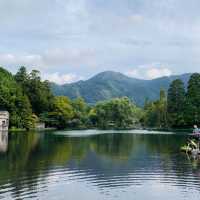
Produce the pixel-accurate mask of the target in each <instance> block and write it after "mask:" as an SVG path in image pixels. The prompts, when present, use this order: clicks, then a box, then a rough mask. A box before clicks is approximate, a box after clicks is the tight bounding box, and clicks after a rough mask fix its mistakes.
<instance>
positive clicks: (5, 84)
mask: <svg viewBox="0 0 200 200" xmlns="http://www.w3.org/2000/svg"><path fill="white" fill-rule="evenodd" d="M199 88H200V74H198V73H195V74H193V75H191V78H190V80H189V82H188V87H187V88H185V85H184V83H183V82H182V81H181V80H180V79H176V80H174V81H173V82H172V83H171V85H170V87H169V90H168V94H166V92H165V91H164V90H162V89H161V91H160V98H159V99H158V100H156V101H148V100H146V102H145V105H144V107H143V108H142V107H139V106H136V104H135V103H134V102H132V101H131V100H130V99H129V98H127V97H120V98H114V99H110V100H107V101H102V102H98V103H97V104H95V105H92V106H91V105H88V104H87V103H86V102H85V101H84V99H83V98H81V97H79V98H77V99H74V100H71V99H69V98H68V97H65V96H54V95H53V93H52V91H51V88H50V83H49V82H48V81H42V79H41V77H40V72H39V71H37V70H32V71H31V72H30V73H28V72H27V70H26V68H25V67H21V68H20V69H19V70H18V72H17V73H16V74H15V75H13V74H11V73H10V72H8V71H7V70H5V69H4V68H0V110H8V111H9V113H10V127H11V128H19V129H31V128H34V127H35V126H36V124H37V122H45V124H46V126H47V127H56V128H58V129H65V128H69V129H86V128H101V129H107V128H113V129H129V128H135V127H155V128H183V127H184V128H185V127H190V126H192V125H193V124H198V123H199V122H200V89H199Z"/></svg>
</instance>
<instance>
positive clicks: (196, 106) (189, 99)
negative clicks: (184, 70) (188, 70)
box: [185, 73, 200, 126]
mask: <svg viewBox="0 0 200 200" xmlns="http://www.w3.org/2000/svg"><path fill="white" fill-rule="evenodd" d="M185 120H186V123H187V125H188V126H191V125H193V124H199V123H200V74H198V73H194V74H193V75H192V76H191V77H190V80H189V82H188V90H187V94H186V104H185Z"/></svg>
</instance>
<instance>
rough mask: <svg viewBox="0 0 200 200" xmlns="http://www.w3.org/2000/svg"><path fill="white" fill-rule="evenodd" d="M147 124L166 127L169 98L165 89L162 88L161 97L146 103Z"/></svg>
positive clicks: (145, 115)
mask: <svg viewBox="0 0 200 200" xmlns="http://www.w3.org/2000/svg"><path fill="white" fill-rule="evenodd" d="M142 121H143V123H144V125H145V126H150V127H159V128H166V127H167V126H168V124H167V98H166V95H165V91H164V90H162V89H161V90H160V98H159V100H157V101H153V102H149V103H146V105H145V114H144V116H143V120H142Z"/></svg>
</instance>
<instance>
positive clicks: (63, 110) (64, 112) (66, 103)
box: [49, 96, 74, 129]
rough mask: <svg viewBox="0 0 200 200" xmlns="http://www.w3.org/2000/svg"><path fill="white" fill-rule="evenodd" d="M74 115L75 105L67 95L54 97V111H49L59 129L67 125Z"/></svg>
mask: <svg viewBox="0 0 200 200" xmlns="http://www.w3.org/2000/svg"><path fill="white" fill-rule="evenodd" d="M73 115H74V113H73V107H72V105H71V102H70V100H69V99H68V98H67V97H64V96H58V97H54V100H53V111H52V112H49V118H50V119H52V122H53V125H54V126H56V127H57V128H59V129H63V128H65V127H67V125H68V123H69V121H70V120H71V119H72V117H73Z"/></svg>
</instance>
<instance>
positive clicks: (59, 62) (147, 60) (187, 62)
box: [0, 0, 200, 83]
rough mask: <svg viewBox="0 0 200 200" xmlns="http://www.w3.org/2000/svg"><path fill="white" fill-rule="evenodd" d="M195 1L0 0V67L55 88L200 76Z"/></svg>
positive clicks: (199, 4)
mask: <svg viewBox="0 0 200 200" xmlns="http://www.w3.org/2000/svg"><path fill="white" fill-rule="evenodd" d="M199 8H200V1H198V0H190V1H189V0H123V1H122V0H1V1H0V25H1V26H0V27H1V31H0V38H1V39H0V65H1V66H4V67H5V68H7V69H8V70H11V71H12V72H16V70H17V68H18V67H19V66H21V65H25V66H26V67H27V68H28V70H31V69H33V68H36V69H38V70H40V71H41V73H42V76H43V78H46V79H49V80H51V81H55V82H57V83H65V82H73V81H76V80H79V79H87V78H89V77H91V76H92V75H94V74H96V73H98V72H101V71H106V70H114V71H120V72H123V73H125V74H127V75H129V76H132V77H137V78H144V79H151V78H156V77H159V76H163V75H170V74H182V73H186V72H200V56H199V55H200V15H199Z"/></svg>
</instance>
